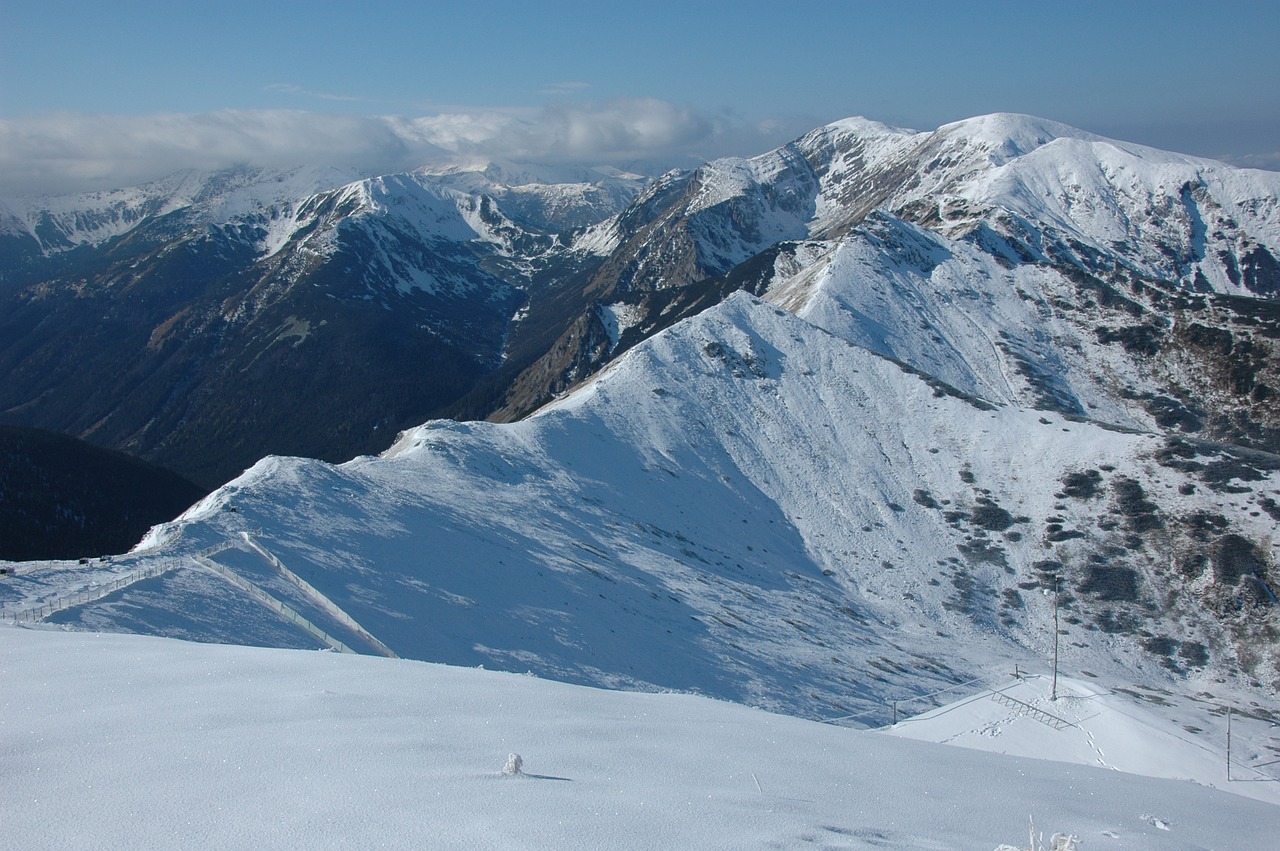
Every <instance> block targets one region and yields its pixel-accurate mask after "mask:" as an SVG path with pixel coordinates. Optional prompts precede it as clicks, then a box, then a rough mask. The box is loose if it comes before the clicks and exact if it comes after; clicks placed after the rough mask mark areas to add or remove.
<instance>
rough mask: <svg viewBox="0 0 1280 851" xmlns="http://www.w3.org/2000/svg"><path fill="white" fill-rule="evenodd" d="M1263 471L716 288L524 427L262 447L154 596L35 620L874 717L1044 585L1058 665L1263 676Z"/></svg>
mask: <svg viewBox="0 0 1280 851" xmlns="http://www.w3.org/2000/svg"><path fill="white" fill-rule="evenodd" d="M1277 467H1280V464H1278V463H1277V459H1275V458H1274V456H1268V455H1263V454H1261V453H1254V454H1247V453H1239V452H1235V451H1233V450H1229V449H1225V448H1223V447H1219V446H1213V445H1209V444H1202V443H1189V442H1176V441H1170V440H1168V439H1166V438H1163V437H1160V436H1158V435H1153V434H1141V433H1127V432H1118V431H1113V430H1108V429H1104V428H1101V427H1098V426H1096V425H1093V424H1090V423H1086V422H1078V421H1075V420H1069V419H1066V418H1063V417H1061V416H1059V415H1056V414H1050V413H1044V412H1038V411H1027V410H1019V409H1014V408H1002V407H996V406H993V405H990V404H988V403H986V402H983V401H982V400H979V399H977V398H975V397H972V396H968V395H965V394H963V393H961V392H960V391H958V390H956V389H954V388H951V387H949V386H947V385H945V384H943V383H941V382H939V381H938V380H936V379H933V378H930V377H927V376H922V375H920V374H918V373H915V372H913V371H911V370H910V369H908V368H906V367H904V366H902V365H900V364H897V363H894V362H892V361H890V360H887V359H885V358H882V357H879V356H877V355H874V354H872V353H870V352H868V351H867V350H865V349H862V348H860V347H857V346H853V345H851V344H849V343H847V342H845V341H843V340H840V339H839V338H837V337H834V336H832V335H831V334H828V333H827V332H824V331H822V330H820V329H818V328H816V327H815V326H814V325H812V324H810V323H809V322H806V321H805V320H803V319H800V318H797V317H795V316H793V315H791V314H789V313H787V312H785V311H782V310H780V309H778V308H776V307H774V306H771V305H768V304H766V303H763V302H760V301H758V300H756V299H754V298H751V297H749V296H746V295H745V294H739V295H736V296H733V297H731V298H730V299H728V300H727V301H725V302H724V303H722V304H721V305H720V306H718V307H716V308H714V309H712V310H710V311H707V312H706V313H704V314H702V315H701V316H699V317H698V318H697V319H696V320H693V321H689V322H685V323H681V324H679V325H677V326H674V327H673V328H671V329H670V330H668V331H666V332H664V333H662V334H659V335H657V336H656V337H654V338H652V339H651V340H649V341H648V342H646V343H644V344H642V345H640V346H638V347H636V348H634V349H632V350H631V351H630V352H628V353H627V355H626V356H624V357H622V358H620V359H619V360H618V361H617V362H616V363H615V364H614V365H612V366H611V367H610V368H609V369H607V370H606V371H604V372H603V373H602V374H601V375H599V376H598V377H597V378H595V379H594V380H593V381H592V382H590V383H589V384H587V385H585V386H583V387H582V388H580V389H579V390H578V391H576V392H574V393H572V394H570V395H568V396H566V397H565V398H564V399H562V400H561V401H560V402H558V403H557V404H555V405H553V406H551V407H549V408H548V409H546V410H544V411H542V412H541V413H540V414H539V415H537V416H535V417H532V418H530V419H528V420H525V421H522V422H520V423H515V424H511V425H505V426H500V425H492V424H483V423H470V424H459V423H447V422H432V423H428V424H426V425H424V426H423V427H421V428H418V429H414V430H411V431H409V432H406V433H404V434H402V435H401V437H400V439H399V441H398V442H397V444H396V446H395V447H394V448H393V449H392V450H391V451H390V452H388V453H387V454H386V456H385V457H381V458H362V459H357V460H356V461H353V462H351V463H349V464H346V465H342V466H340V467H333V466H329V465H325V464H321V463H318V462H312V461H304V460H298V459H278V458H273V459H268V460H266V461H264V462H262V463H260V464H259V465H257V466H256V467H255V468H254V469H252V470H250V471H249V472H248V473H246V474H245V475H244V476H243V477H242V478H240V479H239V480H237V481H235V482H233V483H232V484H230V485H228V486H226V487H224V488H222V489H220V490H219V491H217V492H215V493H214V494H213V495H211V496H210V497H209V498H208V499H206V500H205V501H204V502H202V503H201V504H200V505H199V506H197V507H195V508H193V509H192V510H191V511H190V512H188V514H187V515H186V516H185V517H184V518H182V519H180V520H179V521H178V522H177V523H175V524H173V525H172V526H169V527H165V528H161V529H157V530H156V531H155V533H154V534H153V536H152V537H151V538H150V539H149V541H148V542H147V547H148V548H147V549H143V550H140V551H139V552H138V553H137V554H135V555H134V556H132V557H131V560H132V561H131V562H130V563H131V564H132V565H134V566H137V567H139V568H141V567H142V566H145V565H158V566H167V567H164V569H165V570H166V571H167V572H166V573H165V574H164V576H163V578H162V579H161V580H159V581H160V583H161V585H162V588H158V587H148V586H145V585H143V586H138V587H136V588H134V589H133V590H130V591H126V592H123V593H122V594H121V595H120V596H119V597H113V598H107V599H104V600H101V601H99V602H96V603H91V604H88V605H85V606H82V607H79V608H76V609H74V610H67V611H65V612H63V613H60V614H58V615H56V616H54V618H53V619H54V620H56V621H58V622H60V623H66V624H69V625H76V626H79V627H82V628H91V629H127V630H136V631H142V632H154V633H161V634H178V635H184V636H186V637H194V638H200V639H203V640H217V641H238V642H248V643H265V644H273V645H281V644H283V645H286V646H313V645H312V644H311V643H310V642H314V641H315V639H314V638H311V637H309V636H308V635H307V634H306V633H303V632H301V631H300V630H299V628H298V627H296V626H295V625H294V624H296V623H297V621H296V620H289V619H285V618H283V617H282V616H281V615H279V614H277V613H278V612H280V611H282V609H280V608H279V607H273V608H267V607H266V606H265V605H261V599H260V597H258V598H255V597H253V596H247V595H249V590H248V589H249V586H253V587H257V588H258V589H259V590H260V591H263V592H264V593H266V594H268V595H269V596H270V597H271V598H273V599H275V600H276V601H277V603H280V604H282V605H285V606H287V607H288V609H289V610H290V611H292V612H295V613H298V614H299V615H300V616H301V617H303V618H305V619H307V620H309V621H311V622H312V623H314V624H316V625H318V626H319V628H320V629H321V630H322V631H323V633H325V634H326V635H327V636H329V637H331V638H334V637H336V638H337V640H340V641H342V642H343V643H344V644H346V645H347V646H350V647H353V648H357V649H361V650H364V651H365V652H394V653H395V654H398V655H401V656H408V657H413V658H419V659H428V660H433V661H443V662H448V663H451V664H461V665H477V664H483V665H485V666H486V667H498V668H503V669H506V670H514V671H531V672H533V673H535V674H538V675H541V676H545V677H549V678H554V679H562V680H568V681H572V682H583V683H592V684H597V685H604V686H609V687H629V688H643V689H652V688H666V689H670V688H674V689H689V690H695V691H699V692H702V693H706V694H711V695H715V696H718V697H722V698H728V699H733V700H739V701H744V702H748V703H751V704H754V705H758V706H763V707H767V708H771V709H776V710H780V711H785V712H790V713H795V714H801V715H807V716H816V717H824V716H831V715H842V714H847V713H852V712H862V711H867V712H869V713H870V714H869V715H868V718H867V720H868V721H869V722H870V721H872V720H874V721H883V720H888V719H887V718H884V717H881V716H877V715H876V714H875V713H877V712H878V713H881V715H883V713H884V712H885V703H884V699H885V697H886V696H887V695H892V696H901V695H906V694H920V693H925V692H929V691H932V690H934V689H935V688H938V687H942V686H944V685H946V684H950V683H956V682H960V681H963V680H966V679H968V678H970V677H973V676H980V675H984V674H985V673H986V672H988V671H990V670H993V669H1006V668H1008V667H1011V666H1012V663H1014V662H1019V663H1022V664H1025V663H1026V662H1027V661H1029V660H1035V659H1036V658H1043V657H1044V654H1045V653H1047V652H1048V649H1049V646H1050V642H1051V633H1050V627H1049V626H1048V624H1049V623H1050V622H1051V619H1052V611H1051V607H1052V601H1051V600H1050V599H1049V598H1047V597H1046V596H1045V591H1046V590H1052V589H1054V588H1059V589H1061V590H1062V591H1063V592H1064V594H1063V596H1062V600H1061V602H1062V605H1063V607H1064V618H1066V626H1065V627H1064V629H1066V630H1067V632H1066V633H1065V635H1066V636H1067V637H1066V639H1064V641H1063V644H1064V649H1063V651H1062V652H1063V658H1064V660H1065V661H1066V664H1069V665H1071V666H1074V667H1076V668H1081V669H1085V670H1089V671H1091V672H1093V673H1094V674H1098V675H1104V676H1115V677H1120V678H1124V679H1126V680H1130V681H1132V680H1135V679H1137V680H1139V681H1156V682H1159V681H1162V680H1165V679H1166V678H1172V677H1191V678H1192V679H1195V680H1196V681H1199V680H1200V678H1206V679H1208V678H1214V677H1224V678H1228V679H1232V678H1234V677H1235V676H1236V673H1235V672H1237V671H1240V670H1243V671H1245V672H1246V676H1250V677H1256V678H1257V679H1258V680H1260V681H1263V682H1268V683H1269V682H1271V681H1272V680H1274V679H1276V669H1275V659H1274V647H1271V646H1270V645H1269V644H1268V643H1267V642H1266V641H1264V640H1259V639H1258V638H1257V636H1259V635H1262V634H1264V633H1265V631H1266V630H1268V629H1271V628H1272V626H1273V625H1274V621H1275V617H1276V616H1275V610H1274V596H1273V593H1272V589H1273V588H1274V587H1275V578H1274V577H1273V575H1272V572H1271V571H1272V568H1271V567H1270V565H1271V560H1270V559H1271V556H1270V554H1269V552H1268V544H1267V541H1268V538H1267V536H1268V535H1269V534H1270V533H1271V531H1272V530H1273V528H1274V523H1273V520H1272V518H1271V513H1272V512H1275V511H1277V509H1276V507H1275V500H1274V496H1275V488H1276V483H1275V481H1274V478H1273V477H1274V475H1275V470H1276V469H1277ZM1226 500H1230V501H1231V502H1232V503H1233V504H1234V505H1235V506H1236V507H1235V508H1233V509H1231V510H1227V509H1224V508H1221V507H1219V503H1223V502H1224V501H1226ZM244 533H248V534H249V536H250V537H248V538H246V537H244ZM199 552H204V553H205V555H204V556H202V558H205V559H207V560H206V561H201V560H199V559H196V558H194V555H195V554H196V553H199ZM228 574H231V576H229V575H228ZM233 579H235V581H232V580H233ZM299 580H301V582H300V581H299ZM246 583H247V584H246ZM33 587H38V586H33ZM254 599H259V602H258V603H253V602H252V601H253V600H254ZM255 606H257V607H258V608H255ZM228 609H237V610H240V611H242V612H244V613H245V614H242V615H240V616H237V617H236V618H234V619H228V618H225V617H221V616H217V615H213V616H210V615H209V614H208V613H216V612H221V611H226V610H228ZM975 648H981V650H976V649H975Z"/></svg>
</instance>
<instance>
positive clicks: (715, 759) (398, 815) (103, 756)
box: [0, 627, 1280, 849]
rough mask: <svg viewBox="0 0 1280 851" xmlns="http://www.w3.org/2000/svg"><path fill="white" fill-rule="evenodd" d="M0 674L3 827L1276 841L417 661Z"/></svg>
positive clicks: (0, 663)
mask: <svg viewBox="0 0 1280 851" xmlns="http://www.w3.org/2000/svg"><path fill="white" fill-rule="evenodd" d="M0 677H2V678H3V682H4V683H5V688H4V690H3V693H2V696H0V770H2V774H3V777H4V786H5V788H4V794H3V796H0V824H2V825H3V827H2V828H0V846H2V847H5V848H163V847H169V848H177V847H183V848H226V847H241V848H247V847H255V848H260V847H318V848H350V847H403V848H769V847H776V848H810V847H826V848H903V849H906V848H935V849H955V848H995V847H996V846H998V845H1000V844H1002V843H1010V844H1013V843H1022V844H1025V842H1026V839H1027V829H1028V820H1029V818H1034V820H1035V824H1036V827H1037V829H1038V830H1039V831H1042V832H1044V833H1045V835H1046V837H1048V836H1049V835H1050V834H1052V833H1054V832H1059V831H1062V832H1071V833H1074V834H1076V835H1077V836H1078V837H1079V839H1080V842H1081V847H1082V848H1088V849H1093V848H1116V849H1139V848H1170V849H1173V848H1178V849H1193V848H1258V849H1261V848H1269V847H1273V845H1272V842H1273V840H1274V837H1275V835H1276V833H1277V831H1278V830H1280V808H1277V807H1276V806H1274V805H1271V804H1266V803H1262V802H1259V801H1254V800H1249V799H1247V798H1245V797H1242V796H1239V795H1234V794H1229V793H1226V792H1222V791H1217V790H1214V789H1210V788H1207V787H1205V786H1202V785H1197V784H1194V783H1190V782H1185V781H1173V780H1159V779H1153V778H1148V777H1140V776H1137V775H1132V774H1127V773H1121V772H1118V771H1107V770H1103V769H1096V768H1087V767H1083V766H1077V765H1069V764H1064V763H1058V762H1049V761H1044V760H1036V759H1025V758H1015V757H1009V756H1001V755H997V754H991V753H982V752H979V751H974V750H969V749H964V748H955V747H947V746H942V745H936V744H927V743H923V742H915V741H908V740H904V739H900V738H893V737H889V736H885V735H881V734H878V733H874V732H867V731H856V730H849V729H845V728H841V727H835V726H830V725H824V724H819V723H815V722H811V721H803V720H799V719H795V718H788V717H784V716H779V715H773V714H769V713H765V712H762V711H759V710H753V709H748V708H745V707H742V706H738V705H735V704H731V703H724V702H718V701H713V700H709V699H706V698H701V697H695V696H691V695H682V694H633V693H623V692H610V691H601V690H596V689H590V688H584V687H578V686H569V685H564V684H559V683H552V682H548V681H544V680H540V679H535V678H533V677H528V676H522V675H518V674H504V673H497V672H489V671H481V670H473V669H464V668H451V667H445V666H440V665H432V664H427V663H422V662H411V661H406V660H398V659H378V658H372V657H359V656H349V655H342V654H336V653H326V652H308V651H288V650H269V649H259V648H244V647H229V646H214V645H200V644H191V643H186V642H180V641H175V640H172V639H160V638H150V637H140V636H123V635H95V634H89V633H64V632H59V631H53V630H35V629H27V628H14V627H4V628H3V629H2V630H0ZM1041 726H1043V725H1041ZM1044 729H1045V730H1048V729H1049V728H1048V727H1044ZM1046 747H1051V746H1050V745H1046ZM511 753H518V754H520V755H521V756H522V758H523V772H522V774H519V775H506V774H504V773H503V768H504V767H505V765H506V763H507V760H508V756H509V754H511Z"/></svg>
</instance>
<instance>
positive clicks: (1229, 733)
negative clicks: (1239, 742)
mask: <svg viewBox="0 0 1280 851" xmlns="http://www.w3.org/2000/svg"><path fill="white" fill-rule="evenodd" d="M1227 782H1228V783H1230V782H1231V707H1230V706H1228V707H1227Z"/></svg>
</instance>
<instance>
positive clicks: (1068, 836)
mask: <svg viewBox="0 0 1280 851" xmlns="http://www.w3.org/2000/svg"><path fill="white" fill-rule="evenodd" d="M1030 821H1031V826H1030V828H1029V829H1028V831H1027V839H1028V843H1029V844H1028V845H1026V846H1025V847H1024V848H1018V847H1016V846H1013V845H999V846H997V847H996V849H995V851H1080V845H1079V842H1080V840H1079V838H1078V837H1077V836H1076V835H1075V834H1074V833H1055V834H1054V835H1053V836H1051V837H1050V838H1049V844H1048V845H1045V844H1044V834H1043V833H1042V834H1040V835H1039V836H1038V837H1037V836H1036V820H1035V819H1034V818H1032V819H1031V820H1030Z"/></svg>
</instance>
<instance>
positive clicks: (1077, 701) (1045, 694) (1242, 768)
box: [888, 675, 1280, 804]
mask: <svg viewBox="0 0 1280 851" xmlns="http://www.w3.org/2000/svg"><path fill="white" fill-rule="evenodd" d="M1127 692H1128V693H1127V694H1125V693H1121V692H1118V691H1113V690H1109V689H1107V688H1105V687H1103V686H1101V685H1099V684H1098V683H1097V682H1094V681H1090V680H1087V679H1084V678H1082V677H1066V676H1060V677H1059V678H1058V681H1057V685H1056V689H1055V687H1054V685H1053V681H1052V679H1051V677H1050V676H1046V675H1031V676H1023V677H1021V678H1019V679H1013V680H1010V681H1008V682H1005V683H1002V684H1000V685H999V686H998V687H996V688H994V689H983V690H981V691H978V692H977V693H975V694H972V695H968V696H966V697H965V698H964V699H963V700H960V701H957V702H955V703H953V704H950V705H948V706H944V707H941V708H939V709H935V710H932V711H929V712H926V713H924V714H922V715H920V716H917V717H913V718H908V719H906V720H903V721H900V722H898V723H897V724H894V725H893V726H892V727H891V728H889V729H888V732H889V733H890V734H892V735H895V736H901V737H904V738H910V739H917V740H921V741H929V742H941V743H946V744H949V745H959V746H962V747H967V748H973V749H975V750H983V751H991V752H995V753H1002V754H1011V755H1017V756H1027V757H1035V758H1037V759H1050V760H1055V761H1058V762H1069V763H1075V764H1079V765H1095V766H1098V767H1101V768H1108V769H1112V770H1115V771H1124V772H1128V773H1130V774H1141V775H1143V776H1146V777H1167V778H1170V779H1174V780H1190V781H1192V782H1195V783H1200V784H1202V785H1204V786H1212V787H1215V788H1219V789H1227V790H1229V791H1231V792H1232V793H1234V794H1237V795H1244V796H1246V797H1250V798H1256V799H1257V800H1260V801H1267V802H1269V803H1271V804H1280V779H1277V774H1280V772H1278V773H1276V774H1269V773H1267V771H1266V770H1263V769H1262V768H1260V767H1255V766H1261V765H1262V763H1264V762H1271V760H1272V759H1274V755H1273V750H1274V748H1275V746H1276V745H1280V731H1278V730H1277V729H1276V728H1275V727H1274V725H1272V724H1270V723H1268V722H1261V721H1258V720H1256V719H1251V718H1249V717H1247V716H1243V717H1242V716H1241V715H1239V714H1237V715H1236V716H1235V719H1234V725H1233V726H1234V729H1233V735H1234V742H1233V750H1232V760H1231V761H1232V769H1231V772H1232V773H1231V779H1230V780H1229V779H1228V777H1227V760H1226V712H1225V707H1224V706H1223V705H1222V704H1220V703H1217V702H1215V701H1212V700H1207V699H1205V698H1203V697H1200V698H1195V697H1187V696H1182V695H1175V694H1173V693H1171V692H1167V691H1151V692H1146V693H1143V692H1141V691H1138V690H1133V689H1128V690H1127ZM1268 768H1269V769H1270V770H1272V771H1274V769H1275V766H1274V765H1272V766H1268Z"/></svg>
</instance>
